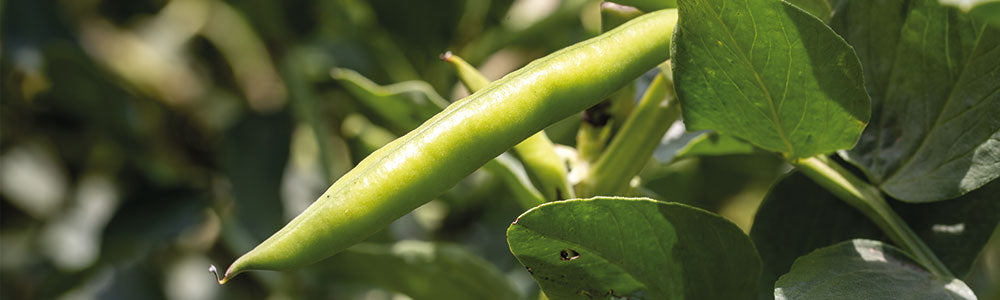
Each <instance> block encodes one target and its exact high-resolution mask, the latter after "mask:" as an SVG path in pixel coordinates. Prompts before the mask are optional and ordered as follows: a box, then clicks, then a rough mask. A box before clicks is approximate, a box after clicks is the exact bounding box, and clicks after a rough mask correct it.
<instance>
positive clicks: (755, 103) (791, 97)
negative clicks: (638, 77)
mask: <svg viewBox="0 0 1000 300" xmlns="http://www.w3.org/2000/svg"><path fill="white" fill-rule="evenodd" d="M678 4H679V6H680V20H679V24H678V27H677V28H678V29H677V33H676V34H675V36H674V48H673V51H674V54H673V56H672V57H673V65H674V79H675V81H676V88H677V94H678V97H679V98H680V100H681V103H682V106H683V111H684V121H685V123H686V124H687V126H688V129H690V130H701V129H714V130H717V131H719V132H720V133H722V134H726V135H731V136H734V137H738V138H741V139H744V140H746V141H749V142H750V143H753V144H754V145H756V146H758V147H761V148H764V149H766V150H770V151H777V152H781V153H784V154H785V155H786V156H788V157H791V158H801V157H809V156H814V155H818V154H824V153H830V152H833V151H836V150H840V149H848V148H851V147H853V146H854V144H855V143H856V142H857V140H858V137H859V136H860V134H861V131H862V130H863V129H864V126H865V124H866V123H867V122H868V116H869V99H868V95H867V94H866V92H865V89H864V85H863V78H862V73H861V65H860V63H859V62H858V58H857V57H856V56H855V54H854V51H853V50H852V49H851V47H850V46H848V45H847V43H846V42H844V40H843V39H841V38H840V37H838V36H837V35H836V34H835V33H834V32H833V31H832V30H830V28H829V27H827V26H826V25H825V24H823V22H822V21H820V20H819V19H816V18H815V17H813V16H811V15H809V14H808V13H806V12H804V11H802V10H801V9H799V8H797V7H795V6H793V5H790V4H787V3H784V2H781V1H777V0H753V1H751V0H738V1H733V0H687V1H681V2H680V3H678Z"/></svg>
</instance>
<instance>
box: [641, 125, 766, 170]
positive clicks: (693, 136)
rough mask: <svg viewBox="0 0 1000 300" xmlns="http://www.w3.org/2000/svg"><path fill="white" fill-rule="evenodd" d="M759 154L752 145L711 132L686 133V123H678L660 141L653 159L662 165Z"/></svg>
mask: <svg viewBox="0 0 1000 300" xmlns="http://www.w3.org/2000/svg"><path fill="white" fill-rule="evenodd" d="M755 152H757V148H755V147H754V146H753V145H751V144H750V143H747V142H745V141H743V140H740V139H737V138H734V137H732V136H728V135H722V134H719V133H718V132H715V131H711V130H700V131H695V132H686V130H685V128H684V122H682V121H677V122H676V123H674V125H673V127H670V130H668V131H667V134H666V136H664V137H663V139H662V140H660V145H658V146H657V147H656V150H655V151H653V158H654V159H656V160H655V161H656V162H657V163H660V164H666V163H670V162H673V161H676V160H679V159H683V158H687V157H697V156H715V155H730V154H750V153H755Z"/></svg>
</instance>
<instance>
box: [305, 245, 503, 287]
mask: <svg viewBox="0 0 1000 300" xmlns="http://www.w3.org/2000/svg"><path fill="white" fill-rule="evenodd" d="M325 263H329V264H332V265H334V266H335V267H334V268H335V269H336V271H334V273H335V274H338V275H341V276H344V278H346V279H347V280H349V281H354V282H359V283H365V284H371V285H374V286H377V287H379V288H383V289H387V290H391V291H396V292H399V293H403V294H405V295H407V296H409V297H410V298H413V299H415V300H422V299H428V300H431V299H496V300H507V299H522V298H523V297H522V296H521V295H519V294H518V293H517V290H516V289H515V287H514V286H513V285H512V284H511V283H510V281H508V280H507V278H506V277H505V276H504V274H503V273H501V272H500V271H499V270H497V269H496V267H495V266H493V264H491V263H489V262H487V261H485V260H483V259H482V258H480V257H479V256H477V255H476V254H474V253H472V252H469V251H468V250H466V249H465V248H464V247H461V246H458V245H449V244H441V243H429V242H420V241H401V242H397V243H395V244H388V245H382V244H358V245H356V246H354V247H351V248H349V249H347V250H345V251H344V252H341V253H340V254H337V255H336V256H334V257H333V258H331V259H330V260H329V261H328V262H325Z"/></svg>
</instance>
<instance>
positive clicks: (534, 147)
mask: <svg viewBox="0 0 1000 300" xmlns="http://www.w3.org/2000/svg"><path fill="white" fill-rule="evenodd" d="M441 59H442V60H444V61H446V62H448V63H450V64H451V65H452V66H453V67H454V68H455V71H456V73H458V78H459V79H460V80H461V81H462V84H464V85H465V87H466V88H467V89H469V91H470V92H473V93H475V92H477V91H479V90H481V89H483V88H485V87H486V86H487V85H489V84H490V80H489V79H487V78H486V76H483V74H481V73H479V70H476V68H474V67H472V65H470V64H469V63H468V62H466V61H465V60H464V59H462V58H461V57H458V56H456V55H453V54H451V52H446V53H444V54H441ZM514 153H517V156H518V157H520V158H521V161H522V162H524V168H525V169H526V170H527V171H528V175H529V176H530V177H531V179H532V181H533V182H534V185H535V186H537V187H538V189H539V190H541V193H542V194H543V196H544V197H545V199H546V201H555V200H562V199H570V198H575V197H576V195H575V192H574V191H573V188H572V187H571V186H570V185H569V180H567V179H566V163H565V162H563V160H562V158H560V157H559V155H558V154H556V147H555V145H553V144H552V140H550V139H549V136H548V135H546V134H545V131H544V130H543V131H539V132H538V133H535V134H533V135H531V136H530V137H528V138H527V139H525V140H524V141H521V143H519V144H517V145H516V146H514ZM532 207H534V206H532Z"/></svg>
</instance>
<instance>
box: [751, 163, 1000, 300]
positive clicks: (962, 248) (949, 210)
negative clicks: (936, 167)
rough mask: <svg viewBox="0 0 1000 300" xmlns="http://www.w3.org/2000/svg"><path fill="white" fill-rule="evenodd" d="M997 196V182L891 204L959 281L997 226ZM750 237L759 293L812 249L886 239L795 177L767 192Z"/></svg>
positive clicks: (841, 204)
mask: <svg viewBox="0 0 1000 300" xmlns="http://www.w3.org/2000/svg"><path fill="white" fill-rule="evenodd" d="M998 194H1000V181H998V182H994V183H991V184H989V185H987V186H986V187H984V188H982V189H979V190H977V191H974V192H972V193H969V194H966V195H965V196H962V197H960V198H958V199H955V200H953V201H945V202H936V203H920V204H909V203H903V202H898V201H891V202H890V204H892V205H893V208H894V209H895V210H896V211H897V212H898V213H899V215H900V216H901V217H902V218H903V219H904V220H905V221H906V222H907V223H908V224H909V225H910V227H912V228H913V230H914V231H915V232H916V233H917V235H918V236H920V238H921V239H923V240H924V241H925V242H926V243H927V244H928V246H930V248H931V250H933V251H934V253H935V254H937V256H938V257H939V258H940V259H941V260H942V261H943V262H944V263H945V265H946V266H948V268H949V269H950V270H951V271H952V272H953V273H955V275H957V276H959V277H964V276H966V275H967V274H968V273H969V270H970V267H971V266H972V265H973V260H974V259H975V258H976V256H977V254H979V253H980V251H981V250H982V249H983V247H984V245H985V244H986V243H987V241H988V240H989V238H990V235H991V234H992V233H993V231H994V230H995V229H996V228H997V224H998V221H1000V213H998V212H1000V203H998V201H995V200H996V195H998ZM750 237H751V238H752V239H753V242H754V245H756V247H757V249H758V251H759V252H760V257H761V259H762V260H763V262H764V265H763V271H762V274H761V286H762V290H769V289H770V287H771V286H772V284H773V283H774V281H775V280H776V279H778V276H779V275H781V274H783V273H785V272H788V270H789V268H790V267H791V266H792V262H793V261H795V259H796V258H797V257H799V256H802V255H806V254H808V253H809V252H811V251H813V250H816V249H819V248H822V247H826V246H830V245H833V244H835V243H838V242H841V241H844V240H849V239H855V238H866V239H880V240H886V241H887V240H888V238H887V237H886V236H885V235H884V234H882V233H881V231H880V230H879V229H878V227H876V226H875V224H873V223H872V222H871V221H869V220H868V218H866V217H865V216H864V215H862V214H861V213H860V212H859V211H857V210H856V209H854V208H853V207H850V206H848V205H847V204H845V203H844V202H843V201H840V200H839V199H837V197H836V196H834V195H833V194H831V193H830V192H828V191H826V190H825V189H824V188H822V187H820V186H819V185H817V184H815V183H813V182H812V180H810V179H809V178H808V177H806V176H805V175H802V174H800V173H793V174H790V175H788V176H786V177H785V178H784V179H782V180H781V181H780V182H778V183H777V184H776V185H775V186H774V187H772V188H771V191H770V192H769V193H768V195H767V198H766V199H764V202H763V203H762V204H761V207H760V209H759V210H758V211H757V215H756V216H755V218H754V224H753V228H752V229H751V231H750Z"/></svg>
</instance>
